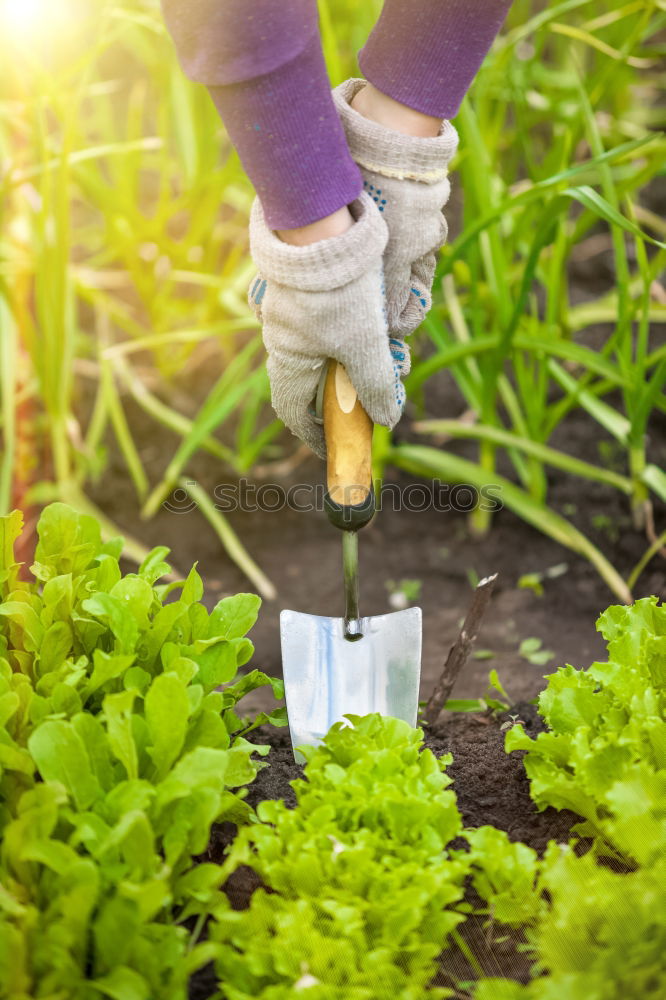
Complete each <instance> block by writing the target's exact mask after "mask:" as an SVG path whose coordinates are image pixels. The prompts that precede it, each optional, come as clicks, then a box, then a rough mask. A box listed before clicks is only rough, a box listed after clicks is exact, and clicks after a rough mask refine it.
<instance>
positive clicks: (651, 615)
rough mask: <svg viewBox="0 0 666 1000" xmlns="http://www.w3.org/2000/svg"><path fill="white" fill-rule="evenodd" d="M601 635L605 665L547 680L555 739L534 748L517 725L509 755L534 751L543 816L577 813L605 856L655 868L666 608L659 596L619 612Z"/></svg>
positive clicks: (664, 765)
mask: <svg viewBox="0 0 666 1000" xmlns="http://www.w3.org/2000/svg"><path fill="white" fill-rule="evenodd" d="M597 628H598V630H599V631H600V632H601V634H602V635H603V636H604V638H605V639H606V641H607V643H608V660H607V662H605V663H601V662H599V663H593V664H592V666H591V667H590V668H589V669H588V670H585V671H579V670H575V669H574V668H573V667H571V666H567V667H563V668H560V669H559V670H558V671H556V673H554V674H550V675H548V685H547V687H546V689H545V690H544V691H543V692H542V693H541V695H540V696H539V711H540V713H541V715H542V716H543V717H544V719H545V721H546V722H547V724H548V726H549V731H548V732H545V733H540V734H539V735H538V736H537V737H536V738H535V739H532V738H531V737H529V736H528V735H527V734H526V733H525V731H524V729H523V727H522V726H520V725H516V726H514V727H513V728H512V729H511V730H510V731H509V732H508V733H507V736H506V749H507V751H512V750H518V749H522V750H526V751H527V754H526V757H525V769H526V771H527V774H528V776H529V778H530V782H531V794H532V797H533V798H534V800H535V802H536V803H537V805H538V806H539V808H540V809H544V808H545V807H546V806H549V805H550V806H555V807H556V808H557V809H563V808H567V809H572V810H573V811H574V812H576V813H578V814H579V815H580V816H583V817H584V819H585V822H584V823H583V824H579V825H578V827H576V830H577V832H579V833H581V834H584V835H586V836H592V837H594V838H595V840H596V845H597V848H598V849H599V850H600V851H601V852H606V853H608V852H612V853H618V854H619V855H620V856H621V857H622V858H623V859H624V860H625V861H627V862H629V863H630V864H635V863H638V864H641V865H648V864H650V863H651V862H652V861H653V860H654V859H655V858H657V857H658V856H662V855H663V854H664V852H665V851H666V825H665V824H664V816H665V815H666V718H665V710H666V608H664V607H663V606H662V605H660V604H659V603H658V600H657V598H656V597H649V598H645V599H643V600H641V601H637V602H636V603H635V604H634V605H632V606H629V607H623V606H613V607H610V608H609V609H608V610H607V611H606V612H604V614H602V615H601V616H600V618H599V620H598V622H597Z"/></svg>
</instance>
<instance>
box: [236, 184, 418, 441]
mask: <svg viewBox="0 0 666 1000" xmlns="http://www.w3.org/2000/svg"><path fill="white" fill-rule="evenodd" d="M349 210H350V212H351V214H352V216H353V218H354V220H355V221H354V224H353V225H352V226H351V228H350V229H348V230H347V232H346V233H342V234H341V235H340V236H334V237H331V238H330V239H326V240H320V241H319V242H317V243H311V244H310V245H309V246H292V245H291V244H288V243H283V242H282V240H280V238H279V237H278V236H277V235H276V234H275V233H274V232H273V231H272V230H271V229H269V228H268V225H267V224H266V220H265V218H264V213H263V210H262V207H261V203H260V201H259V199H256V200H255V202H254V204H253V206H252V212H251V214H250V251H251V254H252V258H253V260H254V263H255V264H256V266H257V269H258V270H259V274H258V275H257V277H256V278H255V279H254V281H253V282H252V283H251V285H250V291H249V301H250V305H251V306H252V308H253V309H254V312H255V314H256V315H257V317H258V319H259V320H260V322H261V323H262V325H263V339H264V344H265V347H266V351H267V352H268V360H267V369H268V376H269V379H270V383H271V401H272V403H273V408H274V410H275V412H276V413H277V415H278V417H280V418H281V419H282V420H283V421H284V423H285V424H286V425H287V427H289V428H290V430H291V431H293V433H294V434H295V435H296V436H297V437H299V438H301V439H302V440H303V441H305V442H306V444H308V445H309V446H310V447H311V448H312V450H313V451H315V452H316V453H317V454H318V455H319V456H320V457H321V458H325V457H326V445H325V441H324V433H323V429H322V426H321V424H320V423H318V422H317V421H316V420H315V415H314V411H313V409H312V403H313V400H314V398H315V396H316V394H317V387H318V384H319V380H320V378H321V376H322V373H323V372H324V370H325V369H324V363H325V361H326V359H327V358H334V359H335V360H336V361H339V362H340V363H341V364H342V365H344V367H345V368H346V370H347V373H348V375H349V378H350V379H351V382H352V384H353V385H354V387H355V389H356V392H357V394H358V398H359V400H360V402H361V404H362V405H363V407H364V408H365V410H366V412H367V413H368V415H369V416H370V418H371V419H372V420H373V421H374V422H375V423H378V424H384V426H386V427H394V426H395V424H396V423H397V422H398V420H399V419H400V416H401V413H402V408H403V406H404V401H405V391H404V388H403V385H402V382H401V381H400V377H401V375H402V374H406V373H407V371H408V370H409V356H408V353H406V352H404V351H403V350H402V345H401V344H399V343H397V342H396V343H397V346H396V344H394V345H393V351H394V352H395V354H396V357H395V358H394V357H393V355H392V353H391V350H392V345H391V343H390V342H389V334H388V327H387V322H386V300H385V293H384V277H383V268H382V254H383V252H384V248H385V247H386V242H387V239H388V232H387V229H386V223H385V222H384V219H383V217H382V215H381V213H380V212H379V210H378V207H377V205H376V204H375V202H374V201H373V199H372V198H371V196H370V195H368V194H366V193H361V195H360V196H359V198H358V199H356V201H354V202H352V204H351V205H350V206H349ZM400 355H402V356H400Z"/></svg>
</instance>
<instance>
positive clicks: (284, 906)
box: [211, 714, 468, 1000]
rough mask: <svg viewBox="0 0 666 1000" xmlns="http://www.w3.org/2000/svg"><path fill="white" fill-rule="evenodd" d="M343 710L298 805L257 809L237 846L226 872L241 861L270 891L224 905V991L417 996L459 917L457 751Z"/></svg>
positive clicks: (355, 999)
mask: <svg viewBox="0 0 666 1000" xmlns="http://www.w3.org/2000/svg"><path fill="white" fill-rule="evenodd" d="M347 718H348V719H349V720H350V721H351V722H352V724H353V727H350V726H344V725H343V724H342V723H338V724H336V725H335V726H333V728H332V729H331V730H330V732H329V734H328V735H327V737H326V739H325V741H324V743H323V744H322V745H321V746H319V747H318V748H316V749H314V748H309V749H306V750H305V751H304V752H305V756H306V759H307V764H306V768H305V779H304V780H298V781H294V782H293V783H292V784H293V787H294V789H295V792H296V796H297V800H298V804H297V807H296V808H295V809H293V810H290V809H288V808H286V806H285V805H284V803H283V802H282V801H278V802H262V803H260V805H259V807H258V810H257V812H258V817H259V820H260V822H259V823H257V824H252V825H249V826H246V827H244V828H243V830H242V831H241V832H240V834H239V836H238V837H237V839H236V841H235V842H234V845H233V847H232V849H231V853H230V856H229V858H228V859H227V861H226V863H225V870H227V871H232V870H234V869H235V868H236V867H237V866H238V865H240V864H247V865H249V866H251V867H252V868H253V869H254V870H255V871H256V872H257V873H258V874H259V875H260V876H261V878H262V880H263V882H264V883H265V885H266V886H267V889H261V888H260V889H258V890H257V891H255V893H254V894H253V896H252V899H251V904H250V908H249V909H248V910H245V911H239V912H236V911H233V910H231V909H230V908H229V907H228V905H223V906H221V907H219V908H218V910H217V912H216V921H215V924H214V925H213V927H212V929H211V937H212V938H213V939H214V940H215V941H217V942H218V943H219V944H220V946H221V947H220V953H219V955H218V958H217V962H216V964H217V970H218V973H219V976H220V981H221V982H220V993H219V997H224V998H228V1000H246V998H247V1000H249V998H251V997H252V998H262V1000H269V998H270V1000H276V998H282V997H285V998H286V997H291V996H294V995H296V993H295V992H294V991H299V990H304V991H305V992H306V995H307V996H308V997H313V998H324V997H326V998H329V997H331V998H333V997H335V998H338V997H339V998H340V1000H342V998H343V997H344V998H346V1000H347V998H348V1000H371V998H373V1000H379V998H386V1000H388V998H389V997H390V998H391V1000H393V998H398V997H399V998H401V1000H417V998H420V997H422V996H423V992H424V990H425V988H426V986H427V984H428V982H429V981H430V980H431V979H432V977H433V975H434V972H435V971H436V958H437V955H438V954H439V953H440V951H441V950H442V948H443V947H444V942H445V941H446V939H447V937H448V936H449V934H451V933H455V928H456V926H457V925H458V924H459V923H460V922H461V921H462V920H464V914H463V913H461V912H457V911H456V909H455V907H456V904H458V903H459V902H460V901H461V899H462V896H463V881H464V878H465V875H466V872H467V870H468V865H467V863H466V861H465V859H464V858H463V857H462V856H460V857H454V856H453V854H450V853H449V852H448V851H447V844H449V842H450V841H451V840H452V839H453V838H454V837H456V836H457V835H458V834H459V833H460V832H461V831H462V823H461V819H460V814H459V812H458V809H457V806H456V800H455V795H454V793H453V792H452V791H451V789H450V788H448V787H447V786H448V785H449V784H450V779H449V778H448V777H447V775H446V774H445V773H444V769H445V767H446V766H447V764H448V763H450V761H451V757H450V755H448V756H445V757H442V758H440V759H439V760H438V759H437V758H436V757H434V755H433V754H432V752H431V751H430V750H423V751H422V752H421V751H420V750H419V747H420V744H421V742H422V739H423V733H422V731H421V730H414V729H412V728H411V727H410V726H408V725H407V724H406V723H404V722H402V721H400V720H397V719H387V718H381V717H380V716H379V715H377V714H374V715H369V716H364V717H359V716H353V715H350V716H347ZM306 987H307V989H306ZM450 995H451V994H450V993H449V991H448V990H446V989H432V990H430V991H429V992H428V996H433V997H446V996H450Z"/></svg>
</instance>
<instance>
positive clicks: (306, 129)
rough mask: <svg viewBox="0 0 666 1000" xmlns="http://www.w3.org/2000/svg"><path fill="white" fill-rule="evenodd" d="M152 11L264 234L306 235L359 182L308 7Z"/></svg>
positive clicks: (302, 3)
mask: <svg viewBox="0 0 666 1000" xmlns="http://www.w3.org/2000/svg"><path fill="white" fill-rule="evenodd" d="M162 6H163V8H164V14H165V19H166V22H167V25H168V27H169V30H170V31H171V34H172V35H173V38H174V42H175V44H176V48H177V51H178V57H179V59H180V62H181V64H182V66H183V69H184V70H185V72H186V73H187V75H188V76H189V77H190V78H191V79H194V80H196V81H198V82H200V83H204V84H206V85H207V86H208V88H209V92H210V95H211V97H212V99H213V101H214V102H215V106H216V107H217V109H218V111H219V113H220V116H221V118H222V120H223V122H224V125H225V127H226V130H227V133H228V135H229V138H230V140H231V142H232V143H233V145H234V146H235V148H236V150H237V151H238V154H239V156H240V159H241V162H242V163H243V167H244V169H245V171H246V173H247V175H248V177H249V178H250V180H251V181H252V183H253V185H254V188H255V190H256V192H257V195H258V196H259V198H260V200H261V203H262V206H263V208H264V212H265V215H266V219H267V221H268V223H269V225H270V226H271V227H272V228H273V229H276V230H283V231H284V230H293V229H300V228H302V227H307V226H309V225H310V224H311V223H314V222H316V221H317V220H320V219H323V218H325V217H327V216H329V215H331V214H334V213H336V212H338V210H340V209H342V208H343V207H344V206H345V205H348V204H349V203H350V202H352V201H353V200H354V198H356V197H358V195H359V193H360V191H361V189H362V181H361V175H360V172H359V169H358V167H357V166H356V164H355V163H354V161H353V160H352V158H351V155H350V153H349V150H348V148H347V143H346V141H345V137H344V133H343V130H342V127H341V125H340V121H339V119H338V116H337V114H336V112H335V108H334V106H333V101H332V99H331V92H330V91H331V87H330V82H329V79H328V75H327V73H326V66H325V63H324V57H323V54H322V51H321V42H320V39H319V31H318V21H317V7H316V2H315V0H289V2H288V3H276V2H275V0H224V2H219V0H196V2H191V3H183V2H182V0H162ZM340 219H341V217H340V216H337V217H336V220H334V221H333V228H334V229H337V228H338V227H339V223H340ZM300 237H303V238H305V237H306V234H305V233H301V234H296V236H295V238H296V239H299V238H300ZM315 238H318V237H317V236H316V234H315ZM321 238H325V237H321Z"/></svg>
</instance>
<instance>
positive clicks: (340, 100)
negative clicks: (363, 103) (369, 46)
mask: <svg viewBox="0 0 666 1000" xmlns="http://www.w3.org/2000/svg"><path fill="white" fill-rule="evenodd" d="M365 83H366V81H365V80H360V79H354V78H352V79H350V80H345V82H344V83H341V84H340V85H339V86H338V87H335V88H334V90H333V100H334V102H335V106H336V108H337V110H338V114H339V116H340V120H341V122H342V126H343V128H344V130H345V134H346V136H347V144H348V146H349V150H350V152H351V155H352V157H353V159H354V160H355V161H356V163H358V165H359V166H360V167H363V168H365V169H366V170H371V171H373V172H374V173H377V174H382V176H384V177H395V178H397V179H399V180H403V179H407V180H414V181H421V182H423V183H424V184H435V183H436V182H437V181H441V180H443V179H444V178H445V177H446V176H447V174H448V164H449V161H450V160H451V159H452V157H453V155H454V153H455V151H456V149H457V147H458V133H457V132H456V130H455V128H454V127H453V125H452V124H451V122H449V121H443V122H442V127H441V130H440V133H439V135H438V136H434V137H433V138H425V139H423V138H420V137H417V136H412V135H405V134H403V133H402V132H396V131H395V129H390V128H386V126H385V125H379V124H377V122H373V121H370V119H369V118H365V117H364V116H363V115H361V114H359V112H358V111H355V110H354V108H352V106H351V101H352V100H353V98H354V96H355V95H356V94H357V93H358V91H359V90H360V89H361V88H362V87H364V86H365Z"/></svg>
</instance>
